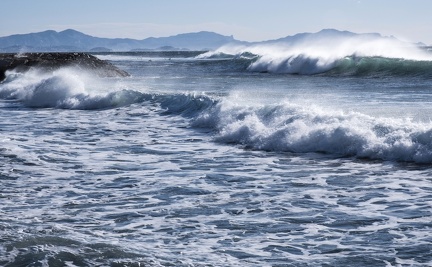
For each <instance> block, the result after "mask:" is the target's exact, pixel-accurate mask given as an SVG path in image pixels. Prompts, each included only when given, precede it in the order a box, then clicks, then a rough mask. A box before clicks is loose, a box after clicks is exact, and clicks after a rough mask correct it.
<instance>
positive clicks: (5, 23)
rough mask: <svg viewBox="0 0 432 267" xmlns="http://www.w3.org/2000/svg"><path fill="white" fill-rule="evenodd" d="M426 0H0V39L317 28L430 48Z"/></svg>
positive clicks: (246, 35)
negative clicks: (69, 32)
mask: <svg viewBox="0 0 432 267" xmlns="http://www.w3.org/2000/svg"><path fill="white" fill-rule="evenodd" d="M431 10H432V1H431V0H302V1H300V0H265V1H264V0H1V10H0V36H8V35H12V34H23V33H31V32H40V31H44V30H56V31H62V30H65V29H75V30H78V31H81V32H83V33H86V34H89V35H93V36H97V37H108V38H117V37H118V38H133V39H144V38H147V37H165V36H171V35H176V34H180V33H189V32H198V31H213V32H217V33H220V34H223V35H233V36H234V38H236V39H238V40H242V41H264V40H270V39H277V38H281V37H285V36H289V35H294V34H296V33H301V32H318V31H320V30H321V29H328V28H332V29H338V30H348V31H352V32H356V33H370V32H377V33H381V34H382V35H384V36H391V35H393V36H395V37H397V38H399V39H401V40H404V41H411V42H423V43H426V44H429V45H432V28H431V27H430V25H432V16H431V15H430V14H431Z"/></svg>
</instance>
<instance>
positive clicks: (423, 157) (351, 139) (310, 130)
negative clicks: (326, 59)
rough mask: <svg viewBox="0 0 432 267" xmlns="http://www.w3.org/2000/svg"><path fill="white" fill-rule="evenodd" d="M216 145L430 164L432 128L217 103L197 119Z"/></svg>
mask: <svg viewBox="0 0 432 267" xmlns="http://www.w3.org/2000/svg"><path fill="white" fill-rule="evenodd" d="M194 125H195V126H197V127H212V128H214V129H215V130H216V131H217V134H216V136H215V140H216V141H218V142H221V143H227V144H239V145H242V146H244V147H245V148H250V149H256V150H265V151H282V152H293V153H308V152H318V153H326V154H331V155H335V156H342V157H356V158H367V159H379V160H395V161H405V162H416V163H432V123H430V122H429V123H423V122H412V121H410V120H408V119H395V118H375V117H371V116H368V115H364V114H361V113H357V112H348V113H346V112H342V111H331V110H324V109H322V108H319V107H310V106H307V107H306V106H302V105H296V104H292V103H289V102H285V103H281V104H274V105H263V106H259V107H257V106H239V105H238V104H236V103H233V102H230V101H222V102H220V103H218V104H217V105H215V106H214V107H213V108H211V109H209V110H207V112H204V113H203V114H201V115H200V116H199V117H198V118H197V119H196V120H195V122H194Z"/></svg>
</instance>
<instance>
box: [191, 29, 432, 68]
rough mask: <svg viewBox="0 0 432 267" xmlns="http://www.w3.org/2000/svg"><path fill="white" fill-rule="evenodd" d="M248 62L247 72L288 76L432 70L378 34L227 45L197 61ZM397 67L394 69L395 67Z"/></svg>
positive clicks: (428, 58)
mask: <svg viewBox="0 0 432 267" xmlns="http://www.w3.org/2000/svg"><path fill="white" fill-rule="evenodd" d="M229 56H231V59H233V60H237V59H240V58H241V59H249V60H250V62H249V65H248V67H247V70H249V71H255V72H270V73H287V74H305V75H311V74H319V73H327V72H330V73H331V74H344V75H374V74H378V75H398V74H401V73H402V74H407V73H408V74H414V75H416V71H420V74H424V73H425V72H427V75H428V76H430V75H431V74H430V73H431V72H432V54H431V53H430V52H428V51H427V50H425V49H421V48H420V47H418V46H417V45H414V44H411V43H406V42H402V41H399V40H397V39H396V38H393V37H382V36H380V35H377V34H354V33H349V32H339V31H331V30H323V31H321V32H318V33H315V34H298V35H295V36H290V37H287V38H284V39H280V40H276V41H269V42H263V43H258V44H251V45H227V46H224V47H221V48H219V49H217V50H216V51H210V52H207V53H205V54H202V55H200V56H199V58H223V59H226V58H228V57H229ZM394 65H396V66H394Z"/></svg>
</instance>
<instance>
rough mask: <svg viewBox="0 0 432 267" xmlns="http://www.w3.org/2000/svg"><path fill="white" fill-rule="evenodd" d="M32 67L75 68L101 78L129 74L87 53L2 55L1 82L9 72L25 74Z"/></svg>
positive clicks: (46, 69) (0, 55)
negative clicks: (14, 71)
mask: <svg viewBox="0 0 432 267" xmlns="http://www.w3.org/2000/svg"><path fill="white" fill-rule="evenodd" d="M32 67H36V68H40V69H43V70H45V71H54V70H56V69H59V68H61V67H75V68H78V69H82V70H86V71H91V72H93V73H94V74H95V75H98V76H100V77H126V76H129V74H128V73H127V72H125V71H123V70H121V69H119V68H117V67H116V66H114V65H112V64H111V63H109V62H107V61H103V60H100V59H98V58H97V57H95V56H93V55H90V54H86V53H26V54H0V81H2V80H4V79H5V78H6V76H5V72H6V71H7V70H16V71H19V72H25V71H27V70H29V69H30V68H32Z"/></svg>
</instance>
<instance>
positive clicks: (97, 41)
mask: <svg viewBox="0 0 432 267" xmlns="http://www.w3.org/2000/svg"><path fill="white" fill-rule="evenodd" d="M353 36H361V37H362V38H387V39H388V38H392V39H395V40H396V38H395V37H392V36H391V37H383V36H381V35H380V34H378V33H366V34H357V33H353V32H349V31H339V30H334V29H324V30H321V31H319V32H317V33H299V34H295V35H292V36H287V37H284V38H280V39H276V40H269V41H263V42H260V43H278V42H289V43H291V44H294V43H297V42H302V41H304V40H306V39H309V40H310V39H314V38H315V39H317V40H318V39H321V38H323V37H324V38H331V39H332V40H338V38H345V37H353ZM227 44H243V45H252V44H255V43H250V42H245V41H240V40H236V39H234V37H233V36H225V35H221V34H218V33H214V32H208V31H201V32H196V33H183V34H178V35H174V36H170V37H159V38H155V37H150V38H146V39H143V40H136V39H128V38H100V37H94V36H90V35H87V34H84V33H82V32H79V31H76V30H72V29H69V30H64V31H61V32H56V31H53V30H48V31H43V32H38V33H28V34H15V35H10V36H5V37H0V52H2V53H18V52H110V51H146V50H196V51H201V50H214V49H217V48H219V47H221V46H223V45H227ZM417 45H419V46H425V44H423V43H418V44H417Z"/></svg>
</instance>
